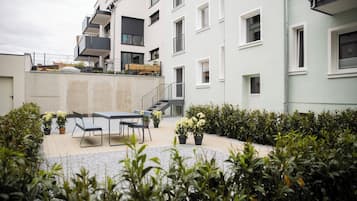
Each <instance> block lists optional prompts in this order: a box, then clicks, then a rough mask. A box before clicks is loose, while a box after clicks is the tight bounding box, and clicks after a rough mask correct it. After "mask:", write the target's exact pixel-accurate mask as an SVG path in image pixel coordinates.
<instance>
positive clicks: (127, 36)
mask: <svg viewBox="0 0 357 201" xmlns="http://www.w3.org/2000/svg"><path fill="white" fill-rule="evenodd" d="M121 42H122V44H125V45H136V46H144V20H142V19H136V18H130V17H122V37H121Z"/></svg>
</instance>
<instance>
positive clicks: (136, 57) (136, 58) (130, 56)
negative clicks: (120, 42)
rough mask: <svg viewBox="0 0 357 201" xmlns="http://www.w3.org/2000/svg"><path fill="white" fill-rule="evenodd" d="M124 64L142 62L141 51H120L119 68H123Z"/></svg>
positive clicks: (142, 55)
mask: <svg viewBox="0 0 357 201" xmlns="http://www.w3.org/2000/svg"><path fill="white" fill-rule="evenodd" d="M125 64H144V54H143V53H133V52H121V69H122V71H123V70H125Z"/></svg>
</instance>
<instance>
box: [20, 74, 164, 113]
mask: <svg viewBox="0 0 357 201" xmlns="http://www.w3.org/2000/svg"><path fill="white" fill-rule="evenodd" d="M162 82H163V78H160V77H149V76H145V77H144V76H127V75H116V76H114V75H102V74H100V75H99V74H61V73H41V72H29V73H26V101H27V102H34V103H36V104H38V105H39V106H40V107H41V112H45V111H57V110H62V111H66V112H69V113H71V112H72V111H77V112H80V113H93V112H98V111H133V110H135V109H141V97H142V96H143V95H144V94H146V93H148V92H149V91H151V90H152V89H154V88H155V87H156V86H158V85H159V83H162Z"/></svg>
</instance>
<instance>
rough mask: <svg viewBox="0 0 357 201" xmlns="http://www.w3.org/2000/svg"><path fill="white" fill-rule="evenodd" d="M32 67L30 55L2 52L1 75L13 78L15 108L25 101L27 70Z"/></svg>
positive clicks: (0, 58) (0, 55) (0, 61)
mask: <svg viewBox="0 0 357 201" xmlns="http://www.w3.org/2000/svg"><path fill="white" fill-rule="evenodd" d="M30 69H31V56H30V55H27V54H25V55H10V54H0V77H8V78H12V79H13V95H14V99H13V107H14V108H17V107H20V106H21V105H22V104H23V103H24V102H25V71H29V70H30ZM0 95H2V94H1V92H0ZM0 104H1V103H0Z"/></svg>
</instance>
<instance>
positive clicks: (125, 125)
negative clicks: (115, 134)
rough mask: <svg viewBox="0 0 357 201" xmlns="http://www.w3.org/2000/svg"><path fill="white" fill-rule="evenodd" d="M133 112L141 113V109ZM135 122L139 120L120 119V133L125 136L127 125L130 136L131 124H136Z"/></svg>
mask: <svg viewBox="0 0 357 201" xmlns="http://www.w3.org/2000/svg"><path fill="white" fill-rule="evenodd" d="M133 113H137V114H139V113H140V111H139V110H134V111H133ZM135 123H138V121H137V120H136V121H133V120H131V121H119V133H122V134H123V136H124V134H125V133H124V132H125V127H127V133H128V136H129V125H132V124H135Z"/></svg>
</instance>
